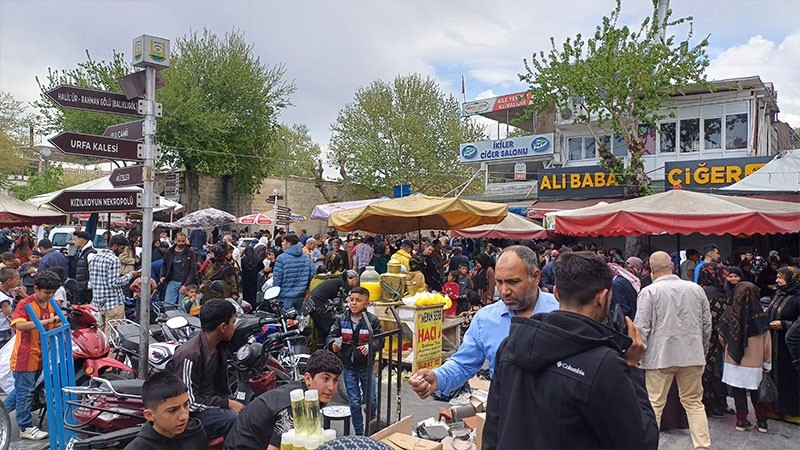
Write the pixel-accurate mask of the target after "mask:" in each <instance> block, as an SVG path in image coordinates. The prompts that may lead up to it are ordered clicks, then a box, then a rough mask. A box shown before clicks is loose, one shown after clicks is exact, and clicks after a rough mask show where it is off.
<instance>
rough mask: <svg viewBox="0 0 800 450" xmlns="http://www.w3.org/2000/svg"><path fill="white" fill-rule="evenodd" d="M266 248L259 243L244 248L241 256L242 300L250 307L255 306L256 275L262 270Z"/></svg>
mask: <svg viewBox="0 0 800 450" xmlns="http://www.w3.org/2000/svg"><path fill="white" fill-rule="evenodd" d="M266 257H267V247H266V245H264V244H263V243H261V242H258V243H257V244H256V245H255V246H252V245H248V246H247V247H245V248H244V256H242V299H243V300H245V301H246V302H249V303H250V304H251V305H255V304H256V293H257V292H258V288H259V286H258V273H259V272H260V271H262V270H264V259H265V258H266Z"/></svg>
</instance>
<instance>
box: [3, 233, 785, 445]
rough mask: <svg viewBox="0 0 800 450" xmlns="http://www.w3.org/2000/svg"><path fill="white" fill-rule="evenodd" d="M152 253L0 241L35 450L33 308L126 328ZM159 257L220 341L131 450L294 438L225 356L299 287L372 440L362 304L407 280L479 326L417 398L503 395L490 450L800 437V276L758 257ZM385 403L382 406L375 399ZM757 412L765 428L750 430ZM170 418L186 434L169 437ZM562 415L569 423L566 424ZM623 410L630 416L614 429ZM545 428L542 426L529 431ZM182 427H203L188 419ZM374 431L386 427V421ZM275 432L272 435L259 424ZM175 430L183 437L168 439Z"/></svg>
mask: <svg viewBox="0 0 800 450" xmlns="http://www.w3.org/2000/svg"><path fill="white" fill-rule="evenodd" d="M140 237H141V236H139V235H138V234H136V233H135V232H131V233H128V234H127V235H126V234H125V233H123V232H121V231H112V232H108V234H107V235H106V236H105V238H106V246H105V247H104V248H102V249H96V248H94V245H93V242H92V241H93V239H92V237H91V236H90V235H89V234H88V233H87V232H85V231H83V229H82V228H80V227H79V226H78V227H76V228H75V231H74V233H73V235H72V236H71V238H70V239H69V241H68V246H67V248H66V249H65V251H64V252H61V251H58V250H55V249H53V245H52V243H51V242H50V241H49V240H48V239H46V238H42V239H39V240H37V239H35V238H34V237H33V235H32V233H31V232H30V230H27V231H26V230H3V231H0V244H2V243H7V244H8V248H7V249H5V252H3V253H2V254H0V260H2V261H0V306H1V307H2V312H3V315H2V317H0V338H2V339H8V338H9V337H10V336H11V335H12V333H16V335H17V338H16V342H15V344H14V345H15V348H14V352H13V356H12V371H13V373H14V377H15V390H14V391H13V392H12V393H11V394H10V395H9V396H8V398H7V400H6V405H7V406H8V408H9V410H16V411H17V422H18V424H19V427H20V431H21V436H22V437H23V438H26V439H42V438H44V437H46V436H47V434H46V433H45V432H44V431H42V430H39V429H38V428H36V427H34V426H32V424H31V421H30V412H29V411H27V409H28V408H29V406H30V400H31V399H30V396H31V394H32V382H31V379H32V377H33V376H34V375H35V373H36V372H37V371H39V370H41V357H40V353H39V354H38V356H37V353H36V347H37V345H38V338H37V337H35V334H34V333H35V331H34V330H33V324H32V322H31V321H30V320H31V319H30V318H29V317H27V311H26V310H25V309H24V306H25V305H26V304H31V305H35V306H34V311H36V313H37V315H39V319H40V320H42V321H43V323H45V322H46V323H47V324H48V326H55V325H56V324H57V319H56V317H57V316H55V315H54V314H53V312H52V311H50V310H49V309H48V308H50V306H49V304H48V303H47V300H48V299H49V298H50V297H55V298H56V299H57V300H58V301H60V302H63V301H64V299H63V298H60V297H61V296H62V295H61V294H57V291H58V290H59V288H60V287H61V285H62V284H63V282H64V280H65V278H66V277H73V278H75V279H76V280H77V282H78V286H79V288H78V289H79V291H78V296H77V298H76V301H78V302H87V303H88V302H91V303H92V304H94V305H95V306H97V308H98V309H99V310H100V312H101V314H102V315H103V316H104V322H106V323H107V321H108V320H109V319H113V318H122V317H124V314H125V310H124V303H125V301H126V299H130V298H131V297H135V296H136V294H138V293H140V292H141V278H140V275H141V273H142V270H143V269H144V268H142V267H141V247H140V242H141V239H140ZM415 238H416V239H415ZM0 247H2V246H0ZM0 249H2V248H0ZM152 255H153V258H152V260H153V262H152V266H151V267H150V268H148V269H149V270H150V272H149V273H150V277H151V278H152V287H153V299H151V300H161V301H165V302H171V303H176V304H181V305H184V306H185V307H186V308H187V311H190V312H191V313H192V314H199V316H200V321H201V325H202V333H200V334H198V335H197V336H195V337H194V338H192V340H190V341H189V342H187V343H186V344H184V345H182V346H181V347H180V348H179V350H178V352H177V353H176V355H175V358H174V360H173V364H172V369H173V370H172V372H173V373H174V375H175V376H176V377H177V379H178V380H179V381H180V383H177V382H176V381H175V379H174V378H169V377H167V376H166V375H164V376H160V377H158V378H154V379H151V380H148V383H149V384H147V385H146V387H148V386H149V387H148V389H145V391H146V392H151V394H148V399H146V402H145V404H146V408H147V410H148V411H149V412H147V413H146V415H147V417H148V420H150V422H151V424H150V428H146V429H145V430H144V431H143V435H142V436H141V439H139V440H138V441H137V442H138V443H137V444H136V445H135V446H133V447H131V448H156V447H151V446H147V444H146V443H147V442H148V440H149V439H152V438H153V437H154V436H155V435H154V434H153V433H156V434H157V435H159V436H162V437H166V438H168V439H177V440H181V439H189V438H191V442H194V441H193V440H194V439H198V436H199V435H200V434H201V433H202V435H203V438H204V439H209V438H210V439H213V438H216V437H225V446H226V448H237V447H236V446H237V445H239V446H242V445H243V446H244V447H247V448H249V447H248V446H250V445H255V446H256V447H258V448H266V447H267V445H270V444H272V445H275V442H278V443H279V438H280V434H281V433H282V432H283V431H286V430H288V429H289V428H291V418H290V417H288V415H289V412H288V405H289V401H288V395H289V394H288V392H289V390H285V392H284V390H283V389H276V390H273V391H270V392H268V393H267V394H264V395H263V396H262V397H264V398H259V399H258V400H256V401H254V402H252V403H250V404H249V405H247V406H245V405H243V404H242V403H240V402H238V401H236V400H233V399H231V398H230V391H229V386H228V384H227V383H223V382H221V381H220V380H225V379H227V373H226V370H227V369H226V363H225V361H226V358H227V357H228V356H229V352H230V350H231V349H228V348H227V346H226V344H225V343H226V342H227V341H229V340H230V339H231V337H232V335H233V330H234V319H235V314H236V311H235V309H234V307H233V305H232V304H231V303H230V302H226V301H224V300H221V299H225V298H230V299H234V300H235V301H239V302H242V303H243V302H248V303H250V304H251V305H255V304H257V303H258V302H260V301H261V299H260V292H261V287H262V286H263V285H264V284H267V285H273V286H279V287H280V288H281V289H280V296H279V301H280V302H282V304H283V306H284V308H286V309H292V308H294V309H295V310H298V311H302V312H304V313H307V314H309V315H310V316H311V317H312V318H313V320H314V325H315V329H316V335H315V337H316V340H315V341H314V342H312V343H311V347H312V348H317V349H320V350H318V351H317V352H315V353H314V355H315V357H314V358H312V361H319V362H320V363H319V367H318V368H315V367H316V366H315V365H313V364H311V363H309V369H308V371H307V372H308V373H306V376H305V378H304V380H303V381H302V382H301V383H302V385H298V386H300V387H302V388H306V389H311V388H313V387H314V386H316V388H317V389H320V399H321V401H322V402H323V403H325V402H326V401H327V400H330V396H329V395H328V394H330V395H332V392H335V390H336V389H335V382H336V381H337V380H338V378H339V377H340V376H342V377H343V379H344V381H345V384H346V387H347V391H348V395H349V398H350V408H351V414H352V419H353V423H354V428H355V431H356V433H357V434H362V433H363V432H364V428H365V427H364V417H363V415H362V403H363V397H364V393H365V392H366V391H367V389H366V383H367V380H368V379H369V377H367V373H368V371H369V370H371V369H370V367H372V361H373V360H374V358H375V356H376V352H377V351H379V350H380V348H381V345H382V342H379V341H375V342H369V345H367V344H368V342H367V341H365V339H368V338H367V336H369V335H371V334H377V333H378V332H379V331H380V321H379V320H377V318H376V317H375V316H374V315H372V314H371V313H369V312H368V311H366V309H367V305H368V304H369V292H368V291H366V290H365V289H363V288H361V287H359V286H358V284H359V276H360V275H361V274H362V273H363V272H364V271H366V270H367V269H368V268H374V270H375V271H376V272H378V273H385V272H387V271H388V270H389V267H390V266H392V265H395V266H399V267H400V269H401V272H403V273H405V274H406V277H407V280H412V281H413V283H409V284H408V285H409V286H413V288H414V289H415V290H417V291H437V292H441V293H442V294H444V295H446V296H448V297H449V298H450V299H451V300H452V307H451V308H449V309H448V310H446V311H445V315H446V316H452V317H455V316H460V317H464V320H463V324H462V327H463V329H464V330H465V334H464V337H463V340H462V344H461V346H460V347H459V349H458V350H457V351H456V353H455V354H454V355H453V356H452V357H450V358H448V359H447V360H446V361H445V362H444V364H443V365H442V366H441V367H438V368H436V369H432V370H430V369H422V370H420V371H419V372H417V373H415V374H413V375H412V377H411V378H410V380H409V383H410V385H411V387H412V389H413V390H414V391H415V392H416V393H417V394H419V395H420V396H421V397H427V396H431V395H435V396H437V397H438V398H447V397H448V396H449V395H452V393H453V392H455V391H457V390H458V389H459V388H460V387H462V386H463V385H464V384H465V383H466V382H467V381H468V380H469V379H470V378H472V377H473V376H475V375H476V374H477V373H479V372H480V371H481V370H482V369H487V370H485V372H486V376H487V377H488V378H491V379H492V383H493V388H492V390H491V394H490V397H489V404H488V416H487V425H486V431H485V436H486V437H485V441H486V442H487V444H485V445H484V448H515V447H525V446H530V445H531V444H530V443H531V442H533V443H535V446H537V447H563V446H587V445H588V446H602V447H642V448H644V447H648V448H654V446H657V441H658V429H659V427H660V428H662V429H663V428H666V426H667V423H668V422H672V421H673V418H672V417H670V416H672V415H673V414H678V415H683V414H684V412H685V417H686V419H685V421H686V422H688V423H687V424H688V427H689V428H690V431H691V435H692V440H693V442H694V445H695V447H696V448H709V447H710V445H711V441H710V434H709V432H708V421H707V417H709V416H710V417H714V416H722V415H725V414H735V415H736V429H737V430H742V431H745V430H749V429H752V428H754V427H757V428H758V430H759V431H763V432H766V431H767V428H768V427H767V419H768V418H770V417H771V418H772V419H780V420H784V421H786V422H789V423H794V424H800V411H799V410H798V409H800V392H799V390H800V380H798V365H800V320H798V315H800V274H799V273H798V267H797V264H798V262H797V261H796V260H795V259H793V257H792V256H791V255H789V254H788V252H785V251H784V252H770V253H769V254H768V255H767V257H766V258H762V257H760V256H758V255H755V254H754V253H752V252H744V253H742V254H736V255H731V256H730V257H729V258H727V259H725V260H724V264H723V261H721V255H720V252H719V248H718V247H716V246H715V245H713V244H709V245H708V246H706V247H704V248H703V249H702V251H697V250H694V249H686V250H685V251H682V252H675V253H672V254H667V253H665V252H661V251H657V252H654V253H652V254H650V255H649V256H647V257H645V258H640V257H639V256H640V255H636V256H629V257H628V258H625V257H624V256H623V252H622V251H620V250H619V249H615V248H610V249H607V250H606V249H603V248H600V247H599V246H597V245H596V244H594V243H573V244H572V245H560V246H557V245H556V244H555V243H552V242H543V243H534V242H532V241H526V242H523V243H519V242H503V241H494V240H493V241H490V240H483V239H474V240H473V239H461V238H453V237H450V236H448V235H447V234H446V233H445V232H438V233H437V232H433V231H432V232H429V233H427V234H426V235H425V236H419V237H416V236H412V237H406V236H385V235H364V236H362V235H359V234H358V233H353V234H349V235H347V236H344V237H343V236H338V235H337V233H335V232H333V231H331V232H328V233H327V234H326V235H325V236H322V235H313V236H311V235H309V234H308V233H306V232H305V230H301V231H300V233H294V232H286V231H284V230H282V229H277V230H275V233H274V235H273V234H272V233H270V232H268V231H257V232H255V233H248V232H247V230H242V231H241V232H238V231H236V230H231V231H220V230H218V229H215V230H214V231H212V232H211V233H208V232H207V231H206V230H203V229H196V230H191V232H190V233H189V234H188V235H187V234H185V233H183V232H177V233H173V234H170V233H168V232H161V231H159V232H158V234H157V235H155V236H154V242H153V249H152ZM314 280H316V282H314ZM217 281H218V282H221V285H222V286H223V288H222V290H221V291H220V290H219V284H220V283H215V282H217ZM137 283H138V284H137ZM61 290H63V289H61ZM332 305H333V306H332ZM336 306H338V307H336ZM531 319H532V320H531ZM368 348H371V349H373V354H371V355H370V354H368V352H367V349H368ZM39 351H40V350H39ZM23 353H24V356H25V357H21V356H20V355H22V354H23ZM487 360H488V367H487V366H486V363H485V362H486V361H487ZM312 369H313V370H312ZM765 376H768V377H770V379H771V380H772V381H774V384H775V385H776V386H777V401H775V402H772V403H770V404H766V403H764V402H761V399H760V398H759V397H758V394H757V392H758V388H759V386H760V384H761V382H762V379H763V377H765ZM317 378H319V380H317ZM372 379H373V380H374V377H372ZM315 380H316V381H315ZM331 383H333V386H334V387H333V388H332V389H333V390H332V391H331V388H330V385H331ZM673 385H676V386H677V389H675V386H673ZM520 389H522V391H520ZM370 390H371V392H372V393H373V395H374V393H375V391H376V389H375V386H372V387H371V389H370ZM323 391H324V392H325V394H323ZM528 391H529V392H528ZM671 391H676V392H672V393H671ZM748 395H749V397H750V399H751V402H752V404H753V409H754V412H755V421H756V424H755V425H753V424H752V423H751V422H750V421H749V420H748V405H747V396H748ZM265 396H266V397H265ZM284 397H285V398H284ZM567 397H569V398H567ZM728 397H732V398H733V400H734V409H730V408H729V407H728V401H727V398H728ZM521 399H525V401H522V400H521ZM565 402H566V403H565ZM173 403H175V404H174V405H173ZM164 404H166V405H167V406H168V407H169V408H168V409H169V411H171V413H170V414H171V415H172V417H171V418H164V419H162V423H161V424H159V419H158V418H159V410H160V408H161V407H162V406H163V405H164ZM553 404H562V405H568V407H565V408H566V409H564V410H563V411H561V412H560V413H558V414H553V413H552V410H551V408H550V405H553ZM612 404H613V405H614V407H615V411H616V413H615V414H613V415H609V414H603V413H602V412H603V410H604V409H606V408H608V407H610V406H611V405H612ZM373 405H374V402H373ZM676 411H677V412H676ZM183 412H185V414H183ZM528 412H532V413H534V414H535V413H541V414H540V415H537V417H541V418H542V419H541V420H539V421H538V422H537V424H536V425H535V426H529V425H526V426H523V424H522V423H521V422H520V421H521V420H524V418H525V417H530V414H527V413H528ZM180 414H183V415H185V416H186V418H185V419H180V420H178V419H177V418H176V417H177V415H180ZM373 414H374V411H368V412H367V420H370V418H371V416H372V415H373ZM265 415H266V416H269V417H270V418H271V420H270V421H269V423H268V424H267V422H263V423H261V422H259V421H261V420H262V417H266V416H265ZM161 417H166V416H164V415H162V416H161ZM181 417H183V416H181ZM189 417H191V420H190V419H189ZM634 418H638V422H636V421H635V420H634ZM169 420H172V421H176V420H177V421H179V422H180V424H179V425H180V426H172V428H171V429H170V430H171V431H170V430H167V429H165V428H164V427H165V426H166V425H164V424H168V423H169ZM164 421H166V422H164ZM634 422H635V423H641V424H642V426H641V428H639V427H638V426H631V424H632V423H634ZM264 424H267V426H263V425H264ZM287 427H288V428H287ZM178 429H180V430H181V431H180V432H176V430H178ZM198 430H199V431H198ZM148 436H149V437H148ZM276 439H277V441H276ZM244 447H241V448H244ZM178 448H181V447H178ZM187 448H188V447H187ZM254 448H255V447H254Z"/></svg>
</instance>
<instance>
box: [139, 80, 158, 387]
mask: <svg viewBox="0 0 800 450" xmlns="http://www.w3.org/2000/svg"><path fill="white" fill-rule="evenodd" d="M145 70H146V73H145V75H146V87H145V94H144V97H145V103H146V105H145V109H146V111H145V116H144V168H143V170H144V174H143V175H144V176H143V178H144V192H143V194H142V297H141V301H140V305H139V325H140V327H141V330H140V331H141V336H140V338H139V378H141V379H145V378H147V365H148V361H147V355H148V348H149V346H150V266H151V264H152V260H153V256H152V252H153V200H154V196H153V179H154V178H155V176H154V175H155V173H154V169H153V162H154V161H153V160H154V159H155V153H156V143H155V140H156V117H155V107H156V105H155V103H156V102H155V100H156V68H155V67H146V68H145Z"/></svg>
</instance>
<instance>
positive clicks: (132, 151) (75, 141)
mask: <svg viewBox="0 0 800 450" xmlns="http://www.w3.org/2000/svg"><path fill="white" fill-rule="evenodd" d="M49 141H50V143H51V144H53V145H54V146H56V147H57V148H58V149H59V150H61V151H62V152H64V154H66V155H78V156H92V157H95V158H105V159H116V160H120V161H139V156H138V149H139V143H138V142H136V141H131V140H128V139H114V138H110V137H105V136H96V135H93V134H78V133H70V132H64V133H59V134H58V135H57V136H55V137H53V138H52V139H49Z"/></svg>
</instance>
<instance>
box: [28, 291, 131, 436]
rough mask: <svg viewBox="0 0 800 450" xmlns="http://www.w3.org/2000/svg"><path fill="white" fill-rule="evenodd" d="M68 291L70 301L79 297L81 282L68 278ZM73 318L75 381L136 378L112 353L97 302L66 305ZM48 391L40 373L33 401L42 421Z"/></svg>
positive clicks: (87, 381) (65, 310)
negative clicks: (101, 378) (78, 289)
mask: <svg viewBox="0 0 800 450" xmlns="http://www.w3.org/2000/svg"><path fill="white" fill-rule="evenodd" d="M64 288H65V289H66V291H67V300H68V301H69V299H70V298H77V282H76V281H75V280H73V279H68V280H66V281H65V282H64ZM63 309H64V312H65V315H66V316H67V318H68V320H69V326H70V330H71V334H72V357H73V359H74V364H75V384H77V385H85V384H88V383H89V380H90V379H91V378H92V377H100V376H102V377H104V378H108V379H124V378H133V376H134V375H133V374H134V372H133V369H131V368H130V367H129V366H128V365H126V364H124V363H122V362H119V361H117V360H116V359H114V358H110V357H109V356H108V352H109V350H110V348H111V346H110V344H109V341H108V337H107V336H106V334H105V333H103V330H101V329H100V327H101V326H102V323H103V318H102V316H101V315H100V310H98V309H97V307H95V306H94V305H91V304H85V305H76V304H73V305H71V306H66V307H64V308H63ZM112 370H113V371H115V372H124V373H127V374H129V375H120V374H119V373H111V371H112ZM46 404H47V403H46V400H45V392H44V376H41V375H40V376H39V379H38V380H36V385H35V386H34V395H33V402H32V404H31V410H32V411H36V410H40V412H39V421H40V425H41V422H43V421H44V416H45V413H46V409H45V405H46Z"/></svg>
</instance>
